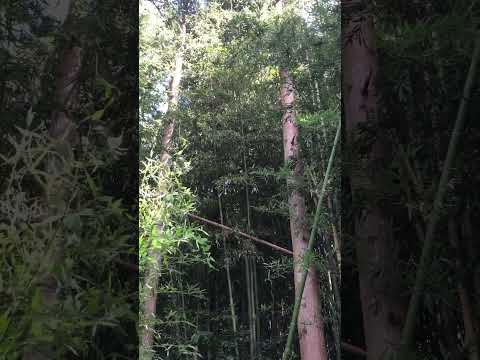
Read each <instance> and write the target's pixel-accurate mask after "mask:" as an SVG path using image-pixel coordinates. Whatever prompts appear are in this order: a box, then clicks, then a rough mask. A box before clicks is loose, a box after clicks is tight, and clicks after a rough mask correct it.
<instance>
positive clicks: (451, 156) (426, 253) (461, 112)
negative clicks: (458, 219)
mask: <svg viewBox="0 0 480 360" xmlns="http://www.w3.org/2000/svg"><path fill="white" fill-rule="evenodd" d="M479 60H480V36H478V35H477V39H476V40H475V48H474V52H473V55H472V61H471V63H470V69H469V71H468V74H467V79H466V81H465V86H464V89H463V97H462V100H461V101H460V106H459V109H458V113H457V118H456V120H455V125H454V128H453V132H452V135H451V137H450V143H449V145H448V151H447V156H446V159H445V162H444V164H443V169H442V174H441V176H440V181H439V184H438V188H437V192H436V194H435V199H434V201H433V207H432V211H431V213H430V214H429V215H430V216H429V219H428V220H429V221H428V224H427V229H426V232H425V242H424V245H423V248H422V255H421V258H420V264H419V266H418V269H417V275H416V279H415V286H414V289H413V293H412V296H411V298H410V303H409V307H408V313H407V319H406V322H405V327H404V329H403V332H402V344H403V345H404V346H405V351H408V350H409V349H410V348H411V347H412V344H413V341H414V338H415V326H416V320H417V318H418V314H419V312H420V307H421V300H422V293H423V291H424V288H425V282H426V278H427V274H428V268H429V266H430V262H431V260H432V255H433V243H434V241H433V240H434V237H435V230H436V227H437V224H438V221H439V218H440V212H441V209H442V204H443V198H444V196H445V193H446V191H447V186H448V182H449V180H450V179H449V178H450V172H451V167H452V166H453V165H454V161H455V157H456V154H457V147H458V143H459V142H460V138H461V133H462V131H463V127H464V123H465V119H466V112H467V106H468V102H469V99H470V96H471V93H472V88H473V84H474V81H475V78H476V73H477V66H478V62H479Z"/></svg>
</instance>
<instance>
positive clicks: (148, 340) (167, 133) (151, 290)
mask: <svg viewBox="0 0 480 360" xmlns="http://www.w3.org/2000/svg"><path fill="white" fill-rule="evenodd" d="M179 27H180V39H181V44H180V48H179V49H178V51H177V54H176V55H175V67H174V71H173V74H172V79H171V81H170V85H169V95H168V110H167V117H168V113H171V112H172V111H174V110H175V108H176V106H177V104H178V96H179V93H180V83H181V79H182V74H183V62H184V48H185V43H186V36H187V26H186V23H185V18H184V17H181V18H180V19H179ZM175 125H176V123H175V118H174V117H172V118H171V119H170V122H169V123H168V125H167V126H166V128H165V130H164V133H163V137H162V152H161V155H160V161H161V162H162V164H164V165H165V166H166V167H167V166H168V165H169V163H170V159H171V147H172V139H173V133H174V131H175ZM158 227H159V228H158V231H159V233H161V232H162V231H163V226H162V224H159V225H158ZM148 258H149V259H152V261H151V263H150V264H149V265H148V267H147V269H146V271H145V280H144V286H143V289H144V293H143V294H142V295H143V297H144V304H143V309H142V315H143V324H142V328H143V330H142V335H141V346H140V349H141V350H140V351H141V354H140V359H142V360H150V359H152V358H153V343H154V335H155V318H156V313H157V291H158V278H159V275H160V267H161V260H162V256H161V253H160V251H159V250H158V249H156V248H151V249H149V251H148Z"/></svg>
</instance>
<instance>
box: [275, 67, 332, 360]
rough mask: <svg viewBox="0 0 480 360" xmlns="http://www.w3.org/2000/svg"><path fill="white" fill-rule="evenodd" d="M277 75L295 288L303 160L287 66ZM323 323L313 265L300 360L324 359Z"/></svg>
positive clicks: (304, 235)
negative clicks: (278, 79) (288, 177)
mask: <svg viewBox="0 0 480 360" xmlns="http://www.w3.org/2000/svg"><path fill="white" fill-rule="evenodd" d="M280 76H281V80H282V88H281V94H280V100H281V106H282V109H283V117H282V129H283V150H284V161H285V164H286V166H288V167H289V168H290V169H291V170H290V171H291V172H290V179H289V181H288V204H289V209H290V232H291V238H292V247H293V258H294V264H295V265H294V280H295V289H296V291H298V285H299V282H300V281H301V277H302V272H303V271H302V270H303V268H302V263H303V256H304V253H305V251H306V249H307V247H308V240H309V232H308V228H307V224H306V221H305V216H306V210H305V198H304V195H303V194H302V191H301V189H300V188H299V187H300V185H301V179H302V177H303V162H302V159H301V154H300V145H299V140H298V139H299V131H298V125H297V122H296V118H295V109H294V106H295V87H294V83H293V79H292V76H291V75H290V72H289V70H288V69H286V68H282V69H280ZM323 327H324V326H323V318H322V314H321V303H320V298H319V289H318V283H317V276H316V271H315V268H314V267H313V266H311V267H310V269H309V272H308V276H307V279H306V283H305V289H304V294H303V298H302V304H301V308H300V312H299V315H298V323H297V328H298V335H299V340H300V354H301V358H302V360H319V359H320V360H326V359H327V351H326V346H325V337H324V331H323Z"/></svg>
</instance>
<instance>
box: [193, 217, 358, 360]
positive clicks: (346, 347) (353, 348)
mask: <svg viewBox="0 0 480 360" xmlns="http://www.w3.org/2000/svg"><path fill="white" fill-rule="evenodd" d="M187 216H189V217H190V218H192V219H194V220H197V221H200V222H203V223H205V224H208V225H212V226H216V227H218V228H221V229H224V230H227V231H231V232H235V233H237V234H239V235H241V236H243V237H246V238H248V239H250V240H252V241H255V242H257V243H260V244H263V245H266V246H269V247H271V248H273V249H275V250H278V251H281V252H283V253H285V254H288V255H291V256H293V253H292V252H291V251H290V250H287V249H284V248H282V247H280V246H278V245H275V244H272V243H270V242H268V241H265V240H262V239H259V238H257V237H255V236H252V235H249V234H247V233H244V232H243V231H240V230H235V229H233V228H231V227H228V226H226V225H222V224H219V223H217V222H215V221H212V220H208V219H205V218H202V217H200V216H198V215H193V214H187ZM341 347H342V349H343V350H345V351H348V352H350V353H352V354H356V355H359V356H362V357H365V356H367V352H366V351H365V350H364V349H362V348H360V347H358V346H355V345H352V344H349V343H347V342H345V341H342V342H341Z"/></svg>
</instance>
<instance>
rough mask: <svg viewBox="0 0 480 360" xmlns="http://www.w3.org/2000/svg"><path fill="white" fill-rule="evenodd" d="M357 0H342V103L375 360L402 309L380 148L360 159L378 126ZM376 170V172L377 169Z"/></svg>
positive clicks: (369, 345)
mask: <svg viewBox="0 0 480 360" xmlns="http://www.w3.org/2000/svg"><path fill="white" fill-rule="evenodd" d="M366 6H367V4H366V3H365V2H363V1H361V0H343V1H342V10H343V15H344V17H345V18H344V27H343V28H344V38H343V48H342V50H343V51H342V58H343V59H342V62H343V64H342V70H343V99H344V115H345V123H346V138H347V144H348V154H349V155H350V156H351V159H350V161H349V163H350V164H352V165H351V166H352V168H351V172H350V174H349V177H350V184H351V191H352V195H353V199H354V200H353V203H354V216H355V230H354V231H355V234H354V241H355V246H356V256H357V263H358V272H359V282H360V298H361V305H362V313H363V328H364V334H365V342H366V350H367V359H368V360H379V359H381V358H383V357H384V356H385V355H387V354H388V353H392V352H393V351H394V350H395V349H396V348H397V347H398V345H399V344H400V340H401V330H402V325H403V320H404V312H405V311H404V306H403V304H402V303H401V302H400V301H399V299H398V297H399V293H400V290H399V289H398V288H397V287H398V283H399V281H398V280H399V273H398V269H397V268H396V266H397V265H396V264H397V263H398V261H397V260H398V258H397V254H396V251H395V248H396V247H395V246H394V239H393V230H392V221H391V219H390V217H389V216H388V215H387V214H386V213H385V210H384V209H383V208H382V207H381V206H380V205H379V204H380V201H381V198H379V196H378V192H379V189H381V185H382V179H381V171H379V168H378V166H381V168H383V165H381V164H382V163H384V162H385V161H386V149H385V147H384V144H382V142H381V141H380V140H379V139H378V137H377V135H376V134H375V135H372V136H371V138H374V141H373V144H372V145H371V146H370V147H369V149H368V150H365V151H364V154H361V155H360V151H359V149H358V147H357V146H358V145H359V144H360V143H361V142H362V140H363V138H362V135H361V134H360V131H359V130H360V129H361V127H362V126H365V127H366V128H367V129H370V128H374V129H376V128H377V127H378V120H377V89H376V84H375V83H376V74H377V54H376V45H375V41H374V29H373V19H372V16H370V15H369V14H368V13H366V12H367V9H366ZM371 138H369V139H368V140H370V139H371ZM381 168H380V169H381Z"/></svg>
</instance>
